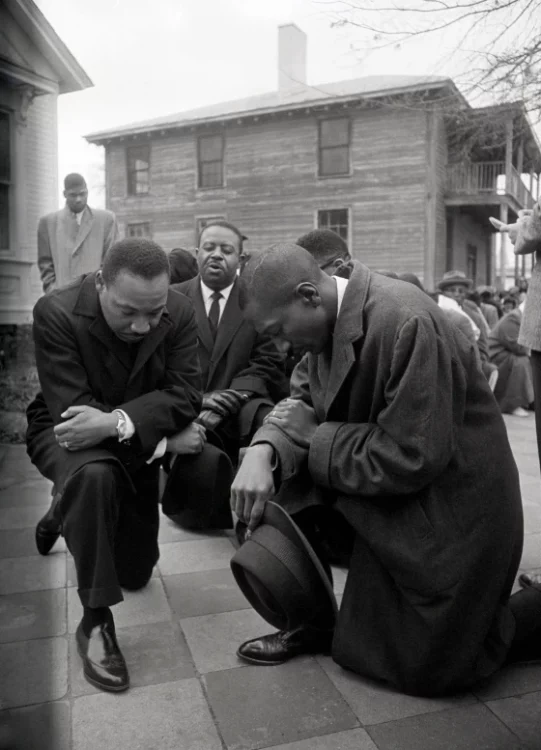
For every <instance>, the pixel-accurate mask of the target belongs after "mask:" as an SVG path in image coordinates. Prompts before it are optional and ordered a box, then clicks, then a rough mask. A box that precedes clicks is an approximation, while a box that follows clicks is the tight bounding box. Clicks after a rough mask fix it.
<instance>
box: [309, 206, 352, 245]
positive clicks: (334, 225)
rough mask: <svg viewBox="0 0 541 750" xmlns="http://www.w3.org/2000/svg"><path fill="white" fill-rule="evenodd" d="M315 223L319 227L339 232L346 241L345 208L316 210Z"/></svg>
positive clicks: (346, 218)
mask: <svg viewBox="0 0 541 750" xmlns="http://www.w3.org/2000/svg"><path fill="white" fill-rule="evenodd" d="M317 225H318V228H319V229H331V230H332V231H333V232H336V234H339V235H340V237H342V239H343V240H346V242H347V241H348V239H349V238H348V228H349V227H348V225H349V218H348V210H347V208H339V209H332V210H330V211H318V215H317Z"/></svg>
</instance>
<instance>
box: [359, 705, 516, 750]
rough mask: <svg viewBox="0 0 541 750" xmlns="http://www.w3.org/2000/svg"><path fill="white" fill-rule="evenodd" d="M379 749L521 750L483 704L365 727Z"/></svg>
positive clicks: (514, 739)
mask: <svg viewBox="0 0 541 750" xmlns="http://www.w3.org/2000/svg"><path fill="white" fill-rule="evenodd" d="M367 732H368V734H369V735H370V736H371V737H372V739H373V740H374V742H375V743H376V745H377V746H378V750H523V747H522V746H521V743H520V742H519V740H518V739H517V737H516V736H515V735H514V734H512V732H511V731H510V730H509V729H507V728H506V727H505V726H504V725H503V724H502V723H501V722H500V721H499V719H497V718H496V716H494V714H493V713H492V712H491V711H490V710H489V709H488V708H487V707H486V706H482V705H476V706H465V707H464V708H455V709H451V710H449V711H439V712H438V713H435V714H424V715H422V716H412V717H410V718H408V719H401V720H400V721H391V722H389V723H387V724H377V725H375V726H371V727H368V728H367Z"/></svg>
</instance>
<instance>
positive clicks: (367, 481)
mask: <svg viewBox="0 0 541 750" xmlns="http://www.w3.org/2000/svg"><path fill="white" fill-rule="evenodd" d="M472 366H473V363H472ZM465 394H466V378H465V374H464V369H463V366H462V365H461V364H460V363H459V362H456V361H454V360H453V359H452V356H451V351H450V348H449V346H448V343H447V342H446V341H445V340H443V339H442V338H441V337H440V336H439V335H438V333H437V332H436V330H435V329H434V326H433V324H432V321H431V320H430V319H427V318H422V317H413V318H411V319H410V320H409V321H408V322H407V323H405V324H404V326H403V327H402V328H401V330H400V332H399V334H398V337H397V340H396V342H395V347H394V353H393V357H392V361H391V367H390V371H389V376H388V379H387V381H386V385H385V393H384V398H385V401H386V405H385V407H384V408H383V409H382V410H381V411H380V413H379V414H378V415H377V418H376V421H375V422H374V423H373V424H362V423H361V424H356V423H349V422H324V423H322V424H321V425H320V426H319V427H318V429H317V431H316V433H315V436H314V439H313V440H312V442H311V445H310V451H309V456H308V466H309V470H310V473H311V475H312V477H313V478H314V481H315V482H316V484H318V485H320V486H323V487H326V488H329V489H331V490H334V491H336V492H339V493H342V494H347V495H365V496H378V495H380V496H383V495H392V494H408V493H413V492H417V491H419V490H420V489H422V488H423V487H425V486H427V485H428V484H430V483H431V482H432V481H433V480H434V479H435V478H436V477H437V476H438V475H439V474H440V473H441V472H442V471H443V469H444V468H445V467H446V466H447V465H448V463H449V461H450V460H451V457H452V455H453V452H454V449H455V445H456V440H455V432H454V431H455V429H456V426H457V424H460V423H461V422H462V421H463V416H464V406H465Z"/></svg>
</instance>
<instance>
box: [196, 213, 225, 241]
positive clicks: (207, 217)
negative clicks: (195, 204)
mask: <svg viewBox="0 0 541 750" xmlns="http://www.w3.org/2000/svg"><path fill="white" fill-rule="evenodd" d="M194 218H195V245H194V247H197V248H198V247H199V235H200V234H201V232H202V231H203V229H205V227H206V224H205V226H204V227H201V228H200V227H199V224H200V222H201V221H206V222H211V221H227V216H225V215H223V216H222V215H220V216H217V215H216V214H209V215H205V216H195V217H194Z"/></svg>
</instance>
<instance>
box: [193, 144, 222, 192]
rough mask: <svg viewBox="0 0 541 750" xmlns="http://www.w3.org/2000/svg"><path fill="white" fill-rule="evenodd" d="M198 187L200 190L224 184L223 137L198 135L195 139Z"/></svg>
mask: <svg viewBox="0 0 541 750" xmlns="http://www.w3.org/2000/svg"><path fill="white" fill-rule="evenodd" d="M197 162H198V185H199V187H200V188H211V187H222V186H223V184H224V137H223V135H200V136H199V138H198V139H197Z"/></svg>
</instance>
